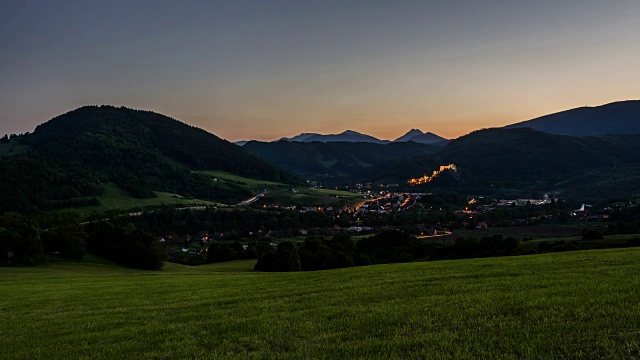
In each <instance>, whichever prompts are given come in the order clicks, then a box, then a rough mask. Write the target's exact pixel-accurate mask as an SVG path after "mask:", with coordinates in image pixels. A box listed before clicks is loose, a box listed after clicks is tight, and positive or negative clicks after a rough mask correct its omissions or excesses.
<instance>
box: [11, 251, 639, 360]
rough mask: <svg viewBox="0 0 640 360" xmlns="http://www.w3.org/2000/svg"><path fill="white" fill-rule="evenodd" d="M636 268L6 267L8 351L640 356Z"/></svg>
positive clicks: (611, 262)
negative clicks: (304, 270) (291, 270)
mask: <svg viewBox="0 0 640 360" xmlns="http://www.w3.org/2000/svg"><path fill="white" fill-rule="evenodd" d="M638 260H640V250H638V249H616V250H598V251H581V252H570V253H554V254H544V255H535V256H521V257H504V258H493V259H474V260H459V261H440V262H430V263H410V264H396V265H380V266H370V267H360V268H351V269H342V270H331V271H320V272H311V273H286V274H268V273H255V272H247V273H241V272H235V270H231V272H229V271H228V270H229V268H233V267H236V268H237V269H238V270H242V269H246V264H244V265H240V264H239V263H235V264H227V265H222V264H216V265H210V266H203V267H182V266H179V265H170V266H168V267H167V269H165V270H163V271H162V272H146V271H138V270H130V269H123V268H119V267H115V266H108V265H87V264H65V263H57V264H52V265H47V266H43V267H38V268H0V312H1V313H2V314H3V320H2V322H0V333H1V334H2V335H3V336H2V337H0V357H2V358H11V359H38V358H40V359H43V358H46V359H56V358H57V359H63V358H64V359H68V358H74V359H78V358H92V359H94V358H108V359H111V358H135V359H140V358H142V359H184V358H237V359H247V358H256V359H258V358H259V359H262V358H277V359H294V358H295V359H299V358H363V359H373V358H384V359H386V358H403V359H404V358H456V359H461V358H487V359H490V358H504V359H509V358H531V359H537V358H585V359H587V358H588V359H592V358H637V357H640V304H639V302H638V298H639V295H640V275H639V274H640V262H639V261H638ZM220 267H222V268H220ZM225 268H226V269H225Z"/></svg>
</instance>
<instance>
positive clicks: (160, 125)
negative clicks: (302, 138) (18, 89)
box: [0, 106, 302, 211]
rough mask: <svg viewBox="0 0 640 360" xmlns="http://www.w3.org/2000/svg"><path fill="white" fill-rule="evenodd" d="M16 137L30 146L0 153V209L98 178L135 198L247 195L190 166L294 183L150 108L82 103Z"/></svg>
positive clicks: (83, 193)
mask: <svg viewBox="0 0 640 360" xmlns="http://www.w3.org/2000/svg"><path fill="white" fill-rule="evenodd" d="M19 141H20V142H21V143H24V144H28V145H29V146H30V147H29V149H30V150H29V151H28V152H27V153H26V154H24V155H19V156H14V157H9V158H7V157H4V158H2V160H0V162H1V164H0V166H1V167H4V168H11V169H14V171H12V172H10V173H4V174H3V181H2V183H1V184H0V191H1V192H2V193H3V194H6V195H5V196H13V197H15V199H13V200H12V201H11V202H10V203H6V204H3V205H0V211H7V210H20V211H28V210H29V209H33V208H38V209H42V208H55V207H56V206H57V205H56V203H55V202H56V201H61V200H69V199H78V198H83V197H87V196H95V195H99V194H100V192H101V191H102V188H103V187H102V184H104V183H106V182H115V183H117V184H118V185H119V186H120V187H122V188H124V189H126V190H128V191H129V192H130V193H131V194H132V195H133V196H134V197H141V198H144V197H153V196H155V194H154V193H153V191H166V192H171V193H177V194H180V195H185V196H189V197H197V198H202V199H210V200H216V201H222V202H232V201H236V200H241V199H242V198H245V197H247V196H250V195H251V194H250V192H248V191H247V190H246V189H243V188H241V187H230V186H228V184H227V186H224V187H222V186H220V185H219V184H216V182H214V181H213V180H212V179H211V178H210V177H208V176H206V175H202V174H199V173H196V172H195V171H196V170H219V171H226V172H229V173H233V174H237V175H241V176H244V177H247V178H253V179H263V180H270V181H276V182H284V183H293V184H300V183H301V182H302V180H301V179H299V178H296V177H294V176H292V175H289V174H287V173H286V172H284V171H283V170H281V169H279V168H278V167H276V166H275V165H273V164H271V163H269V162H267V161H265V160H263V159H261V158H258V157H257V156H255V155H253V154H251V153H249V152H248V151H246V150H244V149H242V148H241V147H238V146H236V145H234V144H231V143H229V142H227V141H225V140H222V139H220V138H218V137H216V136H215V135H212V134H210V133H208V132H206V131H204V130H202V129H198V128H195V127H192V126H189V125H187V124H184V123H182V122H179V121H177V120H175V119H172V118H169V117H166V116H163V115H160V114H157V113H153V112H150V111H141V110H132V109H127V108H116V107H112V106H100V107H98V106H86V107H82V108H79V109H76V110H73V111H71V112H68V113H66V114H64V115H60V116H58V117H56V118H54V119H52V120H50V121H48V122H46V123H44V124H42V125H40V126H38V127H37V128H36V130H35V131H34V133H33V134H29V135H27V136H23V137H22V138H20V139H19ZM58 205H59V204H58ZM77 205H78V204H77ZM80 205H82V204H80Z"/></svg>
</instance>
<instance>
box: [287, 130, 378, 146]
mask: <svg viewBox="0 0 640 360" xmlns="http://www.w3.org/2000/svg"><path fill="white" fill-rule="evenodd" d="M280 140H285V141H295V142H313V141H318V142H325V143H326V142H339V141H340V142H369V143H376V144H387V143H389V141H388V140H380V139H378V138H376V137H373V136H371V135H366V134H362V133H359V132H357V131H353V130H345V131H343V132H341V133H340V134H326V135H324V134H315V133H302V134H300V135H296V136H294V137H290V138H286V137H285V138H282V139H280Z"/></svg>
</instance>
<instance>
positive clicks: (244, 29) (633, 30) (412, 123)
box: [0, 0, 640, 140]
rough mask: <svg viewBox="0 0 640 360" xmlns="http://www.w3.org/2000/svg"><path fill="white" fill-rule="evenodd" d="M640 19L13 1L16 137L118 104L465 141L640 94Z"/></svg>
mask: <svg viewBox="0 0 640 360" xmlns="http://www.w3.org/2000/svg"><path fill="white" fill-rule="evenodd" d="M639 19H640V2H639V1H611V2H607V1H500V2H499V1H397V0H396V1H347V0H344V1H301V0H299V1H243V0H234V1H184V2H179V1H111V0H110V1H24V0H23V1H6V0H0V133H1V134H4V133H22V132H25V131H33V129H34V128H35V126H37V125H38V124H40V123H43V122H45V121H47V120H49V119H51V118H52V117H54V116H57V115H60V114H62V113H65V112H67V111H69V110H72V109H74V108H77V107H80V106H82V105H89V104H112V105H117V106H121V105H124V106H128V107H132V108H140V109H149V110H153V111H156V112H160V113H163V114H166V115H169V116H172V117H174V118H177V119H179V120H182V121H184V122H187V123H189V124H192V125H196V126H199V127H202V128H204V129H206V130H208V131H210V132H212V133H214V134H216V135H218V136H221V137H223V138H226V139H229V140H240V139H264V140H272V139H276V138H279V137H282V136H292V135H296V134H298V133H301V132H322V133H336V132H342V131H344V130H346V129H352V130H356V131H360V132H366V133H369V134H372V135H375V136H378V137H381V138H395V137H398V136H400V135H402V134H403V133H404V132H406V131H408V130H409V129H411V128H419V129H422V130H423V131H432V132H435V133H438V134H440V135H442V136H446V137H457V136H460V135H463V134H465V133H468V132H470V131H472V130H475V129H477V128H481V127H490V126H502V125H505V124H508V123H513V122H518V121H522V120H527V119H530V118H533V117H537V116H541V115H545V114H548V113H551V112H556V111H561V110H565V109H569V108H573V107H578V106H584V105H591V106H593V105H600V104H604V103H608V102H612V101H617V100H626V99H638V98H640V95H639V94H640V71H638V59H640V41H639V40H638V39H640V20H639ZM1 134H0V136H1Z"/></svg>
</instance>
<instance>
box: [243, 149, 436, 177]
mask: <svg viewBox="0 0 640 360" xmlns="http://www.w3.org/2000/svg"><path fill="white" fill-rule="evenodd" d="M244 148H245V149H246V150H248V151H250V152H252V153H254V154H256V155H259V156H261V157H263V158H265V159H267V160H269V161H271V162H273V163H274V164H276V165H278V166H280V167H282V168H283V169H285V170H287V171H290V172H293V173H297V174H301V175H304V176H311V177H314V176H326V175H330V176H342V175H348V174H352V173H354V172H357V171H359V170H362V169H364V168H366V167H368V166H371V165H374V164H379V163H381V162H384V161H393V160H397V159H406V158H413V157H417V156H423V155H427V154H434V153H435V152H437V151H438V150H439V148H438V147H437V146H434V145H429V144H417V143H413V142H411V143H407V142H402V143H391V144H374V143H363V142H361V143H350V142H326V143H323V142H309V143H304V142H289V141H278V142H271V143H266V142H258V141H251V142H248V143H247V144H245V145H244Z"/></svg>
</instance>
